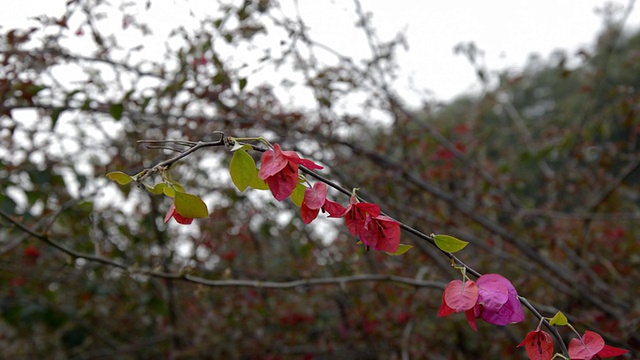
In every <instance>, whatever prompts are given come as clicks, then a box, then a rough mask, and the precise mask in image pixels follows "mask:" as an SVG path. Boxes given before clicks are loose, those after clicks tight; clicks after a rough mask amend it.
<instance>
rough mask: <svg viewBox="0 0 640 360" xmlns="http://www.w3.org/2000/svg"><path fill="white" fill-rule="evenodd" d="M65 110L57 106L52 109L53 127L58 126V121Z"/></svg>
mask: <svg viewBox="0 0 640 360" xmlns="http://www.w3.org/2000/svg"><path fill="white" fill-rule="evenodd" d="M63 111H64V108H61V107H56V108H53V110H51V129H52V130H53V129H55V128H56V123H58V119H59V118H60V114H62V112H63Z"/></svg>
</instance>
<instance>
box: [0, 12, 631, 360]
mask: <svg viewBox="0 0 640 360" xmlns="http://www.w3.org/2000/svg"><path fill="white" fill-rule="evenodd" d="M355 5H356V6H355V9H354V14H355V16H356V19H357V21H358V22H357V23H358V26H359V27H360V28H361V29H362V31H363V33H364V34H365V35H366V36H367V39H368V44H369V45H370V48H371V53H370V54H369V55H370V56H369V57H368V58H367V59H364V60H362V61H359V60H361V59H352V58H349V57H346V56H344V55H341V54H340V53H338V52H337V51H335V50H333V49H331V48H329V47H327V46H326V45H324V44H320V43H317V42H315V41H314V40H313V39H312V38H311V37H310V36H309V35H308V33H307V29H306V27H305V24H304V20H303V19H300V18H290V17H287V16H286V15H284V14H283V12H282V11H280V9H279V7H278V5H277V4H276V3H275V2H272V1H263V0H259V1H250V0H245V1H243V2H236V3H230V4H227V3H221V4H218V5H217V10H216V11H212V13H211V15H210V16H207V17H205V19H204V20H202V21H201V22H200V27H199V28H198V29H197V30H195V31H194V32H191V31H189V30H186V29H184V28H178V29H175V30H173V31H172V33H171V37H170V38H169V39H168V40H167V44H166V46H167V52H166V54H165V55H164V57H163V58H162V59H160V60H149V59H148V58H145V57H144V56H142V53H143V52H144V50H145V47H146V46H149V44H148V43H147V42H148V39H149V38H148V34H149V31H150V30H149V28H148V27H147V26H146V25H145V24H143V23H140V22H138V18H137V16H136V11H143V12H144V11H148V10H149V9H150V8H152V7H153V3H152V2H146V3H140V4H138V3H135V2H133V3H130V4H129V3H123V5H122V6H121V7H119V8H114V7H112V6H111V5H109V4H108V3H107V2H104V1H101V0H71V1H68V2H67V4H66V11H65V13H63V14H58V15H55V16H54V15H52V14H50V15H49V16H41V17H39V18H38V19H37V22H38V23H37V26H34V27H31V28H25V29H6V30H4V31H3V33H2V34H1V36H2V37H1V38H0V50H1V52H0V59H1V61H2V72H1V73H0V99H1V103H0V158H1V159H2V162H1V163H0V211H1V212H0V214H2V217H1V218H0V225H2V227H1V228H0V258H1V259H2V261H1V262H0V345H1V346H2V349H3V355H5V356H7V357H10V358H74V359H94V358H119V359H126V358H132V359H133V358H142V359H144V358H160V357H164V358H246V359H253V358H256V359H259V358H260V359H262V358H272V359H274V358H301V357H302V358H314V359H322V358H353V359H366V358H372V359H374V358H403V359H408V358H424V357H428V358H433V359H441V358H451V359H478V358H507V357H508V358H524V357H525V354H524V351H521V350H516V348H515V346H516V344H518V343H519V342H520V341H521V340H522V339H523V338H524V337H525V334H526V333H527V332H528V331H530V330H531V329H533V328H535V326H536V325H537V320H535V319H532V318H531V317H528V318H527V320H525V322H524V323H522V324H519V325H516V326H509V327H505V328H497V327H495V326H493V325H490V324H484V323H483V324H479V329H478V330H479V331H478V333H477V334H476V333H473V332H472V331H471V330H470V329H469V328H468V327H467V325H466V324H465V323H464V320H463V319H462V318H447V319H446V321H436V317H435V316H436V313H437V309H438V307H439V306H440V302H441V290H442V288H443V287H444V284H445V283H446V282H447V281H449V280H450V279H451V278H452V277H454V276H457V275H455V272H452V269H451V266H450V262H449V261H448V259H446V258H445V257H443V256H442V254H440V253H439V252H438V250H437V249H435V248H433V247H431V246H430V245H429V244H427V243H425V242H423V241H421V240H419V239H417V238H413V237H412V236H410V234H407V233H405V234H403V238H404V239H403V242H405V243H407V242H411V241H413V242H414V245H415V246H416V249H414V250H413V251H411V252H409V253H408V254H406V255H404V256H402V257H390V256H387V255H385V254H382V253H377V252H365V251H363V250H362V249H360V248H356V247H355V246H354V245H355V242H356V240H355V239H354V238H353V237H352V236H351V235H350V234H348V232H347V231H346V228H345V227H344V226H342V225H341V224H337V223H333V222H329V221H325V220H318V221H317V222H316V223H313V225H312V226H304V224H303V223H302V220H301V219H300V217H299V215H298V214H297V212H298V210H297V208H296V207H295V206H293V205H292V204H291V203H290V202H288V201H284V202H277V201H274V200H272V199H271V198H270V197H268V196H263V193H260V192H256V191H254V192H252V191H247V192H243V193H240V192H238V191H236V190H235V188H234V187H233V186H232V185H231V181H230V179H229V176H228V175H227V174H228V173H227V172H226V169H225V168H226V166H227V165H228V162H229V159H230V156H229V154H228V152H227V151H224V150H223V149H215V148H214V149H211V150H204V151H201V152H198V153H195V154H193V155H192V156H190V157H189V158H187V159H185V160H184V161H182V162H181V163H180V166H179V167H177V168H175V169H174V170H173V174H174V176H175V177H176V178H178V179H179V180H180V182H181V183H182V184H183V185H185V187H187V188H188V189H190V191H191V192H194V193H196V194H198V195H199V196H201V197H202V198H203V199H204V200H205V201H206V202H207V204H208V205H209V209H210V216H209V218H208V219H204V220H197V221H195V222H194V223H193V224H192V225H190V226H188V227H181V226H178V225H175V223H170V224H169V225H164V224H163V223H162V219H163V217H164V212H165V211H166V210H167V209H168V208H169V203H168V201H167V200H163V199H162V198H161V197H159V196H152V195H150V194H149V193H148V192H146V191H144V190H141V189H138V188H136V187H130V186H117V185H115V184H114V183H111V182H109V181H108V180H107V179H106V178H105V177H104V175H105V174H106V173H107V172H109V171H112V170H120V171H125V172H127V173H130V174H133V173H137V172H139V171H140V170H142V169H143V168H148V167H150V166H152V165H154V164H156V163H158V162H159V161H161V160H163V159H165V158H167V157H168V156H169V152H167V151H158V150H147V149H144V148H142V147H140V146H137V145H136V141H137V140H142V139H150V140H163V139H183V140H191V141H200V140H203V141H210V140H213V139H215V138H216V137H215V136H216V135H215V131H224V132H225V133H227V134H232V135H234V136H239V137H250V136H264V137H266V138H267V139H269V140H270V141H274V142H278V143H280V144H282V146H283V148H288V149H295V150H297V151H298V152H300V153H301V154H303V155H304V156H305V157H308V158H311V159H314V161H317V162H320V163H322V164H324V165H325V170H324V171H323V174H324V175H326V176H327V177H329V178H331V179H333V180H335V181H337V182H338V183H339V184H341V185H343V186H345V187H348V188H351V187H360V189H361V190H360V193H361V194H362V195H363V196H364V197H365V198H367V199H370V200H371V201H374V202H376V203H378V204H380V206H381V207H382V209H383V211H385V212H387V213H389V214H391V215H392V216H394V217H395V218H397V219H400V220H402V221H403V222H405V223H406V224H408V225H410V226H413V227H415V228H416V229H420V230H421V231H422V232H425V233H431V232H435V233H449V234H452V235H454V236H457V237H459V238H460V239H463V240H466V241H469V242H471V244H472V246H470V247H468V248H467V249H466V250H464V252H462V253H461V257H462V258H463V259H465V260H467V261H468V262H469V263H470V265H472V266H473V267H474V268H477V269H478V270H480V271H482V272H484V273H490V272H495V273H500V274H502V275H504V276H506V277H508V278H509V279H511V280H512V281H513V283H514V285H515V286H516V288H517V289H518V291H519V292H520V294H522V295H525V296H526V297H527V298H529V299H530V300H531V301H532V302H534V303H535V305H536V306H537V307H538V308H539V309H542V310H543V312H544V313H545V314H544V315H545V316H552V315H553V314H554V313H555V312H556V311H557V310H562V311H563V312H564V313H565V314H567V316H568V317H569V318H570V320H571V321H572V323H573V324H574V325H576V326H578V327H581V328H589V329H593V330H594V331H597V332H598V333H600V334H601V335H603V337H605V340H606V341H607V343H610V344H613V345H616V346H622V347H626V348H629V349H636V350H634V351H635V353H634V356H640V354H638V352H637V349H638V348H639V347H640V339H639V337H638V334H639V333H640V331H638V324H640V321H639V319H640V302H639V300H638V298H637V296H636V293H637V291H634V290H637V284H638V282H639V281H640V272H639V271H638V269H639V268H640V267H638V265H639V262H640V257H639V256H638V254H640V251H639V250H640V249H639V246H640V245H639V244H638V242H637V241H635V239H636V238H637V237H638V235H639V234H640V228H639V226H638V221H637V220H638V218H639V217H640V209H639V206H640V203H638V199H640V194H639V191H638V189H639V187H638V181H639V179H640V171H639V170H638V167H639V166H640V156H639V152H638V149H639V147H638V134H639V133H640V118H639V115H638V114H639V112H640V108H639V107H638V104H639V103H640V101H639V100H640V90H639V89H640V53H638V50H637V49H638V48H640V35H638V34H635V35H633V34H624V33H623V32H622V27H621V22H620V21H617V22H616V21H610V22H609V27H608V28H607V29H606V31H605V32H603V34H602V35H601V36H600V38H599V39H598V41H597V43H596V45H595V47H594V48H593V49H583V50H581V51H580V52H579V53H577V54H565V53H558V54H557V56H555V57H553V58H552V59H550V60H549V61H542V60H540V59H532V60H531V61H530V63H529V65H528V66H527V67H526V68H525V69H524V70H523V71H521V72H517V73H514V72H508V71H504V72H500V73H490V72H489V71H487V70H486V69H483V68H482V67H481V66H480V65H478V63H474V66H476V67H477V68H478V69H477V70H478V74H481V80H482V81H484V82H485V83H486V89H485V91H484V92H483V93H481V94H475V95H469V96H467V97H463V98H459V99H457V100H455V101H453V102H451V103H448V104H436V103H432V102H425V107H424V108H423V109H418V110H416V109H407V107H406V106H405V105H404V104H403V102H402V99H401V96H400V95H399V94H397V93H396V92H395V91H394V87H393V83H394V81H393V80H394V76H395V71H396V69H397V65H396V63H395V61H394V54H395V52H396V49H397V48H398V46H402V45H404V39H403V37H402V36H401V35H400V36H398V37H396V38H393V39H391V40H388V41H382V40H381V39H379V38H378V37H377V36H376V32H375V29H374V27H373V25H372V23H371V17H370V14H368V13H366V12H365V11H364V10H363V9H362V7H361V6H360V4H359V3H358V2H356V3H355ZM115 19H117V23H118V24H119V25H120V29H117V30H114V29H112V28H111V29H110V28H109V26H111V27H112V25H113V23H114V20H115ZM267 33H268V34H269V35H270V37H269V41H273V40H274V39H275V43H278V44H279V45H278V46H277V47H274V46H273V45H272V44H266V45H263V43H262V41H263V40H264V39H263V38H261V36H263V35H264V34H267ZM130 39H141V40H140V43H137V44H134V45H130V44H129V43H130V41H128V40H130ZM122 44H127V45H122ZM465 49H466V50H465ZM459 50H460V51H462V52H464V51H467V52H468V51H477V49H475V47H473V46H467V47H464V46H463V47H460V48H459ZM319 52H321V53H322V56H318V53H319ZM234 53H238V54H243V60H241V61H239V60H238V58H236V57H234V56H232V54H234ZM325 55H329V56H330V59H331V60H322V61H321V60H320V59H325V58H326V56H325ZM287 66H288V67H292V68H293V69H295V70H296V72H295V73H292V74H291V75H290V76H288V77H287V78H286V79H285V80H284V81H283V82H282V83H281V84H274V83H273V82H269V81H270V79H269V76H268V74H271V72H272V71H273V72H274V73H275V70H277V69H278V68H280V67H287ZM264 74H267V76H266V80H264V81H262V80H259V79H260V76H264ZM274 76H275V75H274ZM492 80H495V85H492V84H493V82H492ZM281 86H284V87H285V88H286V87H289V89H291V91H299V92H302V93H304V94H310V95H311V97H312V98H313V99H315V107H314V108H309V109H302V108H293V107H291V106H288V105H286V98H285V99H283V97H282V96H278V95H277V94H278V91H279V90H278V89H280V88H281ZM356 95H357V96H356ZM354 96H355V98H357V99H365V100H364V101H362V112H360V113H351V112H347V111H345V110H344V109H343V105H344V104H345V103H348V102H350V101H354ZM377 114H384V116H383V119H391V122H388V121H387V122H385V121H382V122H376V121H373V119H379V118H380V116H379V115H377ZM256 156H257V155H256ZM256 159H257V157H256ZM330 195H331V196H332V197H334V198H335V199H336V200H339V201H340V202H342V203H343V204H346V203H347V201H348V199H347V198H346V197H341V196H342V195H340V194H337V193H332V194H330ZM149 271H152V272H153V274H154V276H149V273H148V272H149ZM390 275H393V276H395V277H394V278H389V277H388V276H390ZM299 279H312V280H313V279H315V280H318V279H319V280H321V281H316V282H313V281H308V282H306V283H304V282H303V285H302V286H300V285H299V283H297V282H295V281H296V280H299ZM323 281H324V283H323ZM411 281H414V282H411ZM267 282H269V283H267ZM268 284H272V285H268ZM322 284H324V285H322ZM412 284H413V285H412ZM320 285H322V286H320ZM399 285H400V286H399ZM434 290H435V291H434ZM566 340H568V337H567V339H566ZM567 342H568V341H567Z"/></svg>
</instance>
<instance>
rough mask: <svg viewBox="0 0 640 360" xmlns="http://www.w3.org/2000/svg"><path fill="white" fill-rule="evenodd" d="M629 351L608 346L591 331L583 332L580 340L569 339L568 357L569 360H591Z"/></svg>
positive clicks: (600, 337)
mask: <svg viewBox="0 0 640 360" xmlns="http://www.w3.org/2000/svg"><path fill="white" fill-rule="evenodd" d="M628 352H629V350H625V349H620V348H617V347H613V346H609V345H606V344H605V343H604V340H603V339H602V336H600V335H599V334H598V333H595V332H593V331H589V330H587V331H585V332H584V335H583V336H582V338H581V339H575V338H574V339H571V342H570V343H569V357H570V358H571V360H591V359H592V358H593V357H594V356H596V355H597V356H599V357H600V358H608V357H614V356H620V355H623V354H626V353H628Z"/></svg>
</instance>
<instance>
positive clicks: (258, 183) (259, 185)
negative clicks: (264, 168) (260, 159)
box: [249, 169, 269, 190]
mask: <svg viewBox="0 0 640 360" xmlns="http://www.w3.org/2000/svg"><path fill="white" fill-rule="evenodd" d="M257 170H258V169H256V177H254V178H253V179H252V180H251V184H249V186H251V187H252V188H254V189H256V190H269V185H267V183H266V182H264V180H262V179H260V178H259V177H258V173H257Z"/></svg>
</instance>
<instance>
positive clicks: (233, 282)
mask: <svg viewBox="0 0 640 360" xmlns="http://www.w3.org/2000/svg"><path fill="white" fill-rule="evenodd" d="M0 217H2V218H4V219H5V220H7V221H8V222H9V223H11V224H12V225H13V226H15V227H16V228H17V229H18V230H20V231H22V232H23V233H25V234H27V235H28V236H31V237H33V238H35V239H38V240H40V241H42V242H44V243H46V244H47V245H50V246H52V247H54V248H56V249H58V250H59V251H61V252H62V253H65V254H67V255H69V256H71V257H73V258H79V259H85V260H88V261H93V262H97V263H100V264H103V265H108V266H112V267H114V268H118V269H122V270H125V271H126V272H128V273H130V274H134V275H144V276H151V277H155V278H160V279H167V280H182V281H186V282H190V283H194V284H198V285H203V286H208V287H250V288H257V289H295V288H300V287H312V286H322V285H340V286H342V285H344V284H347V283H357V282H389V283H393V284H398V285H404V286H406V285H409V286H413V287H415V288H433V289H440V290H444V288H445V286H446V284H445V283H443V282H441V281H428V280H418V279H413V278H409V277H404V276H396V275H380V274H359V275H351V276H338V277H327V278H308V279H297V280H290V281H262V280H247V279H227V280H211V279H206V278H203V277H199V276H193V275H190V274H186V273H184V272H179V273H171V272H166V271H154V270H146V269H140V268H137V267H134V266H129V265H126V264H123V263H121V262H118V261H114V260H111V259H108V258H105V257H102V256H96V255H91V254H86V253H82V252H79V251H76V250H73V249H71V248H69V247H67V246H65V245H62V244H60V243H58V242H57V241H55V240H53V239H51V238H50V237H49V236H47V235H45V234H40V233H37V232H35V231H33V230H31V229H29V228H28V227H27V226H25V225H24V224H22V223H21V222H19V221H17V220H15V219H14V218H13V217H11V216H10V215H9V214H7V213H5V212H4V211H2V210H0Z"/></svg>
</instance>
